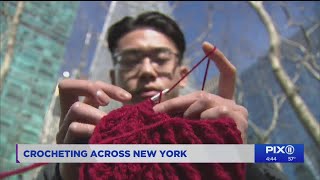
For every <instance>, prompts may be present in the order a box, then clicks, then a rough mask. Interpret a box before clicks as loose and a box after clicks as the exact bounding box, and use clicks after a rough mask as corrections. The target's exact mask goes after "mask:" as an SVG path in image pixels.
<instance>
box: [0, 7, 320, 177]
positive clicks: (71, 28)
mask: <svg viewBox="0 0 320 180" xmlns="http://www.w3.org/2000/svg"><path fill="white" fill-rule="evenodd" d="M147 10H157V11H161V12H163V13H165V14H167V15H169V16H171V17H173V18H174V19H175V20H176V21H177V22H178V24H179V25H180V26H181V28H182V30H183V32H184V33H185V37H186V40H187V52H186V55H185V57H186V61H185V62H186V64H187V65H189V66H190V67H191V66H192V65H194V64H195V63H197V62H198V61H199V60H200V58H201V57H202V56H203V55H204V54H203V52H202V50H201V43H202V42H203V41H209V42H211V43H213V44H214V45H216V46H217V47H218V48H219V49H220V50H221V51H222V52H223V53H224V54H225V55H226V57H228V59H230V60H231V61H232V63H233V64H234V65H235V66H236V67H237V69H238V76H237V92H236V94H235V99H236V101H237V102H238V103H239V104H242V105H244V106H245V107H246V108H248V111H249V131H248V143H250V144H254V143H285V144H289V143H290V144H304V150H305V154H304V158H305V159H304V161H305V162H304V163H297V164H290V163H283V164H276V166H277V168H279V169H280V170H281V171H283V172H284V173H285V174H286V175H287V177H288V179H305V180H309V179H320V153H319V150H320V136H319V120H320V108H319V107H320V93H319V92H320V3H319V2H316V1H313V2H306V1H304V2H285V1H278V2H263V3H250V2H183V1H182V2H181V1H179V2H178V1H171V2H167V1H162V2H155V1H148V2H143V3H142V2H137V1H134V2H126V1H121V2H118V1H108V2H104V1H100V2H86V1H83V2H22V1H15V2H5V1H1V2H0V15H1V16H0V33H1V39H0V44H1V47H0V53H1V54H0V57H1V60H0V63H1V79H0V93H1V94H0V95H1V96H0V97H1V101H0V102H1V104H0V107H1V111H0V128H1V129H0V172H2V171H7V170H12V169H15V168H17V167H19V166H23V165H20V164H16V163H15V162H16V160H15V158H16V157H15V144H17V143H19V144H27V143H34V144H36V143H55V134H56V132H57V128H58V124H59V115H60V114H59V113H60V112H59V99H58V96H59V94H58V91H57V89H56V86H57V83H58V81H59V80H61V79H64V78H74V79H90V80H103V81H106V82H109V77H108V74H109V73H108V71H109V69H110V68H111V67H112V63H111V60H110V54H109V52H108V50H107V47H108V44H107V43H106V42H105V41H104V37H105V35H106V31H107V28H108V27H109V26H110V25H111V24H112V23H113V22H115V21H117V20H119V19H121V18H122V17H123V16H126V15H136V14H138V13H141V12H143V11H147ZM268 20H269V21H268ZM272 27H275V28H276V31H270V29H272ZM204 68H205V64H203V65H202V66H200V67H199V68H198V69H196V70H195V71H194V72H193V73H192V74H191V75H190V78H191V79H190V82H191V84H190V85H189V87H188V88H186V89H185V90H184V91H183V93H188V92H192V91H196V90H199V89H201V83H202V82H201V81H196V79H199V78H200V79H202V78H203V72H204ZM218 76H219V75H218V72H217V69H216V68H215V67H214V66H213V64H211V66H210V69H209V74H208V80H207V83H206V88H205V89H206V91H209V92H212V93H215V92H216V91H215V90H216V87H217V80H218ZM117 106H118V105H117V104H116V103H114V104H111V105H110V107H108V108H111V109H114V108H116V107H117ZM24 165H25V164H24ZM36 173H37V170H34V171H30V172H28V173H25V174H22V175H18V176H14V177H11V178H10V179H30V178H32V177H34V176H35V174H36Z"/></svg>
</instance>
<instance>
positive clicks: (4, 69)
mask: <svg viewBox="0 0 320 180" xmlns="http://www.w3.org/2000/svg"><path fill="white" fill-rule="evenodd" d="M24 3H25V2H24V1H19V2H18V3H17V8H16V12H15V14H14V16H13V19H12V23H10V25H9V26H10V27H9V28H10V31H9V32H10V35H9V37H8V44H7V51H6V54H5V56H4V61H3V64H2V66H1V69H0V91H1V90H2V85H3V82H4V80H5V78H6V76H7V74H8V71H9V68H10V64H11V61H12V59H13V55H14V54H13V53H14V46H15V43H16V34H17V30H18V26H19V24H20V17H21V14H22V12H23V9H24Z"/></svg>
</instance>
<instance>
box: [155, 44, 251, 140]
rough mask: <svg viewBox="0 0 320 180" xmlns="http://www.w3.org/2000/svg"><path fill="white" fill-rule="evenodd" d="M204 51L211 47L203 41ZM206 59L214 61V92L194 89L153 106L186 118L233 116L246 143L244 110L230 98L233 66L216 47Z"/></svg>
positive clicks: (246, 121)
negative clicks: (215, 83) (216, 86)
mask: <svg viewBox="0 0 320 180" xmlns="http://www.w3.org/2000/svg"><path fill="white" fill-rule="evenodd" d="M202 48H203V50H204V52H205V53H206V54H208V53H209V52H211V51H212V50H213V48H214V47H213V46H212V45H211V44H209V43H204V44H203V47H202ZM209 58H210V59H211V60H213V61H214V63H215V64H216V66H217V67H218V69H219V72H220V78H219V86H218V95H214V94H210V93H207V92H204V91H198V92H194V93H191V94H188V95H185V96H179V97H176V98H173V99H170V100H167V101H164V102H161V103H159V104H157V105H155V106H154V107H153V109H154V111H155V112H165V113H168V114H174V113H183V116H184V117H185V118H188V119H217V118H221V117H229V118H231V119H233V120H234V121H235V123H236V125H237V128H238V129H239V130H240V132H241V138H242V140H243V142H244V143H245V142H246V136H247V133H246V132H247V128H248V111H247V109H246V108H244V107H243V106H240V105H237V104H236V103H235V101H234V100H233V94H234V91H235V79H236V68H235V67H234V66H233V65H232V64H231V63H230V61H229V60H228V59H227V58H226V57H225V56H224V55H223V53H222V52H221V51H219V50H218V49H216V51H215V53H211V55H209Z"/></svg>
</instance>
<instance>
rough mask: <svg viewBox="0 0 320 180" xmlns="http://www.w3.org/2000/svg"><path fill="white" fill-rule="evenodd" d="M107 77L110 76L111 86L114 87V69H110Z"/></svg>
mask: <svg viewBox="0 0 320 180" xmlns="http://www.w3.org/2000/svg"><path fill="white" fill-rule="evenodd" d="M109 75H110V79H111V83H112V85H116V77H115V72H114V69H111V70H110V71H109Z"/></svg>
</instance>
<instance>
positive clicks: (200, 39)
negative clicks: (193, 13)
mask: <svg viewBox="0 0 320 180" xmlns="http://www.w3.org/2000/svg"><path fill="white" fill-rule="evenodd" d="M213 10H214V7H213V4H212V3H209V5H208V9H207V16H208V18H207V19H208V21H207V27H205V29H204V30H203V31H202V33H201V34H200V35H199V36H198V37H197V38H196V39H195V40H194V41H193V42H191V43H190V44H189V46H188V47H187V49H189V50H191V52H193V51H192V50H193V49H194V48H195V47H196V46H197V45H198V44H199V43H201V42H203V41H204V40H205V39H206V38H207V37H208V35H209V34H210V32H211V31H212V28H213ZM195 52H197V51H195Z"/></svg>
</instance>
